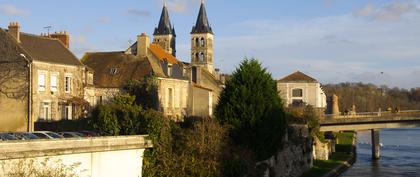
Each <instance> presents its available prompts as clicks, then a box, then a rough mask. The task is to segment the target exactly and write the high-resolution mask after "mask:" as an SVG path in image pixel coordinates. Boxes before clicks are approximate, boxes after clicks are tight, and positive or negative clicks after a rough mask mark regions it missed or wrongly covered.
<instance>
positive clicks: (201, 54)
mask: <svg viewBox="0 0 420 177" xmlns="http://www.w3.org/2000/svg"><path fill="white" fill-rule="evenodd" d="M199 60H200V61H201V62H202V61H204V53H203V52H200V56H199Z"/></svg>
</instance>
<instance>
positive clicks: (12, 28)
mask: <svg viewBox="0 0 420 177" xmlns="http://www.w3.org/2000/svg"><path fill="white" fill-rule="evenodd" d="M8 31H9V34H10V35H12V36H13V37H14V38H15V39H16V41H17V42H19V43H20V26H19V23H18V22H10V24H9V30H8Z"/></svg>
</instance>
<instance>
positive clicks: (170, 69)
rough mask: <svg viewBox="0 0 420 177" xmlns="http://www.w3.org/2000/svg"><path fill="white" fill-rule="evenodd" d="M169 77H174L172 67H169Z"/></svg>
mask: <svg viewBox="0 0 420 177" xmlns="http://www.w3.org/2000/svg"><path fill="white" fill-rule="evenodd" d="M168 76H169V77H171V76H172V65H168Z"/></svg>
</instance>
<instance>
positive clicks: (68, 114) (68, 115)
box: [61, 104, 73, 120]
mask: <svg viewBox="0 0 420 177" xmlns="http://www.w3.org/2000/svg"><path fill="white" fill-rule="evenodd" d="M61 114H62V115H61V117H62V118H63V119H67V120H71V119H73V106H72V105H71V104H70V105H63V107H62V113H61Z"/></svg>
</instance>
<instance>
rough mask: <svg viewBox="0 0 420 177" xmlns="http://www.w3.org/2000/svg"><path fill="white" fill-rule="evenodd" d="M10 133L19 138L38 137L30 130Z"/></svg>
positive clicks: (30, 138) (29, 138)
mask: <svg viewBox="0 0 420 177" xmlns="http://www.w3.org/2000/svg"><path fill="white" fill-rule="evenodd" d="M9 134H10V135H13V136H14V137H16V138H17V139H19V140H32V139H40V138H39V137H38V136H36V135H34V134H33V133H30V132H11V133H9Z"/></svg>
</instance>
